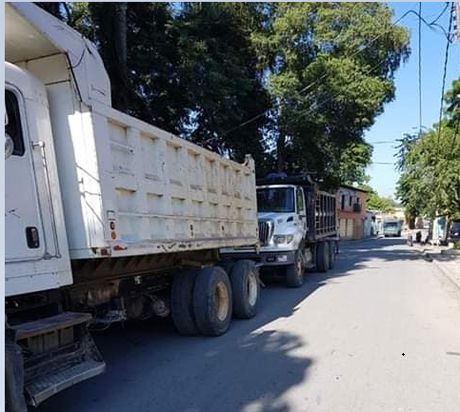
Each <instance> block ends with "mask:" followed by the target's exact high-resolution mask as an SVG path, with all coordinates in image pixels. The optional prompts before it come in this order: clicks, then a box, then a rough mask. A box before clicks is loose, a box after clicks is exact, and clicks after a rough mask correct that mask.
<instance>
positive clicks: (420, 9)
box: [418, 2, 423, 135]
mask: <svg viewBox="0 0 460 412" xmlns="http://www.w3.org/2000/svg"><path fill="white" fill-rule="evenodd" d="M418 12H419V14H420V16H421V15H422V2H420V3H419V6H418ZM418 119H419V135H421V134H422V124H423V123H422V19H418Z"/></svg>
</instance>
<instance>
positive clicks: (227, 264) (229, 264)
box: [217, 259, 235, 276]
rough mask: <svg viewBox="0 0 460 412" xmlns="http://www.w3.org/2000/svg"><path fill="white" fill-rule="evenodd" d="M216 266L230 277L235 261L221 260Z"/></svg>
mask: <svg viewBox="0 0 460 412" xmlns="http://www.w3.org/2000/svg"><path fill="white" fill-rule="evenodd" d="M217 266H219V267H221V268H222V269H224V270H225V273H226V274H227V275H228V276H230V273H232V269H233V266H235V261H233V260H229V259H226V260H221V261H220V262H219V263H218V264H217Z"/></svg>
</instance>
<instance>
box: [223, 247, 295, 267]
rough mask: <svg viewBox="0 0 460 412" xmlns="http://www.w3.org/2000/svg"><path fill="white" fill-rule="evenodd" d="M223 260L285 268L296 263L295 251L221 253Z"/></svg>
mask: <svg viewBox="0 0 460 412" xmlns="http://www.w3.org/2000/svg"><path fill="white" fill-rule="evenodd" d="M221 257H222V258H223V259H231V260H242V259H249V260H253V261H254V262H256V263H260V264H261V266H285V265H292V264H293V263H294V262H295V251H294V250H288V251H281V250H280V251H276V252H260V253H245V252H241V253H239V252H238V253H221Z"/></svg>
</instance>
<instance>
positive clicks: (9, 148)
mask: <svg viewBox="0 0 460 412" xmlns="http://www.w3.org/2000/svg"><path fill="white" fill-rule="evenodd" d="M13 151H14V142H13V139H12V138H11V137H10V135H9V134H8V133H7V132H5V159H8V158H9V157H10V156H11V155H12V154H13Z"/></svg>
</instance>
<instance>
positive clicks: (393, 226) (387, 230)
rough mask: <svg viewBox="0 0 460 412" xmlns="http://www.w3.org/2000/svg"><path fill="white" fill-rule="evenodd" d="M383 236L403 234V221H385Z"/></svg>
mask: <svg viewBox="0 0 460 412" xmlns="http://www.w3.org/2000/svg"><path fill="white" fill-rule="evenodd" d="M383 236H384V237H388V236H398V237H400V236H401V223H400V222H399V221H397V220H387V221H384V222H383Z"/></svg>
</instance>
